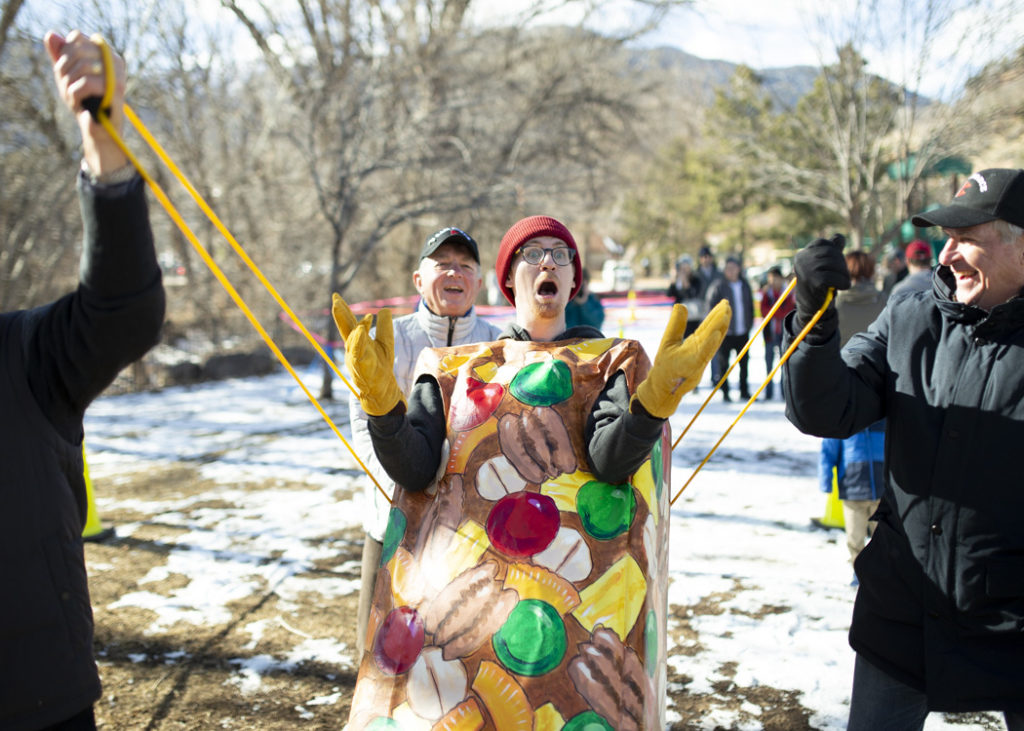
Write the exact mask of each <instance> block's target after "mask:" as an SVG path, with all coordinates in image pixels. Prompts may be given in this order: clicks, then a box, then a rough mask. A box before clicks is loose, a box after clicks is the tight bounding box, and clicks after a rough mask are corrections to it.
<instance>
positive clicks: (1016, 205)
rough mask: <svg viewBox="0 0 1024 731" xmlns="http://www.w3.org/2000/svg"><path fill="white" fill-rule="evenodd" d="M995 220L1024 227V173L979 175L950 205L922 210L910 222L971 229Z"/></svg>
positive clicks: (990, 171) (991, 171)
mask: <svg viewBox="0 0 1024 731" xmlns="http://www.w3.org/2000/svg"><path fill="white" fill-rule="evenodd" d="M996 219H1002V220H1003V221H1007V222H1009V223H1013V224H1016V225H1017V226H1024V170H1013V169H1009V168H990V169H988V170H981V171H979V172H976V173H974V174H973V175H971V177H969V178H968V179H967V182H965V183H964V184H963V185H962V186H961V187H960V190H959V191H957V194H956V195H955V196H953V201H952V203H950V204H949V205H948V206H942V207H939V208H934V209H932V210H930V211H922V212H921V213H918V214H917V215H916V216H914V217H913V218H912V219H910V220H911V222H912V223H913V224H914V225H915V226H920V227H925V226H942V227H943V228H970V227H971V226H977V225H979V224H982V223H987V222H989V221H994V220H996Z"/></svg>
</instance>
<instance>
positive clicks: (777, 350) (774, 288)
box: [760, 266, 796, 400]
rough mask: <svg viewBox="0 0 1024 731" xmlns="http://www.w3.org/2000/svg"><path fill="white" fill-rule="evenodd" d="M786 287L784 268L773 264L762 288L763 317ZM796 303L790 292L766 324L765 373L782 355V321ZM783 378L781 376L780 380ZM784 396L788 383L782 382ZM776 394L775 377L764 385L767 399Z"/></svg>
mask: <svg viewBox="0 0 1024 731" xmlns="http://www.w3.org/2000/svg"><path fill="white" fill-rule="evenodd" d="M785 289H786V279H785V277H783V276H782V270H781V269H779V267H777V266H773V267H771V268H770V269H769V270H768V277H767V281H766V282H765V284H764V286H763V287H762V288H761V305H760V306H761V317H766V316H767V315H768V313H769V312H770V311H771V309H772V308H773V307H774V306H775V303H776V302H778V301H779V298H780V297H781V296H782V293H783V292H784V291H785ZM794 307H796V303H795V301H794V300H793V293H792V292H790V293H789V295H788V296H787V297H786V299H785V301H784V302H783V303H782V304H781V305H780V306H779V309H778V310H777V311H776V313H775V315H774V316H773V317H772V319H771V320H770V321H769V322H768V324H767V325H766V326H765V328H764V330H763V332H764V366H765V373H771V372H772V368H774V367H775V358H776V356H778V357H780V358H781V357H782V322H783V320H785V319H786V315H788V314H789V313H790V312H792V311H793V308H794ZM781 380H782V378H781V376H780V378H779V381H781ZM781 388H782V389H783V398H785V388H786V384H784V383H783V384H782V386H781ZM774 394H775V383H774V379H773V380H771V381H768V382H767V384H766V385H765V387H764V397H765V400H768V399H771V398H772V396H773V395H774Z"/></svg>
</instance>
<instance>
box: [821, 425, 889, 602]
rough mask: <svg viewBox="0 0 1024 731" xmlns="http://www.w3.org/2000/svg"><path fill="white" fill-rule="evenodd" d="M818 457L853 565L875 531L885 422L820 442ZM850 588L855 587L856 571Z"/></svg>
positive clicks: (823, 483)
mask: <svg viewBox="0 0 1024 731" xmlns="http://www.w3.org/2000/svg"><path fill="white" fill-rule="evenodd" d="M820 455H821V456H820V460H819V462H818V477H819V479H820V484H821V491H822V492H826V493H828V492H831V491H832V480H833V474H834V475H835V480H836V484H837V485H838V486H839V500H840V501H841V502H842V504H843V525H844V527H845V530H846V547H847V549H849V551H850V564H851V565H853V562H854V561H855V560H856V558H857V556H858V554H860V552H861V549H863V548H864V543H865V541H866V540H867V539H868V538H869V537H870V536H871V533H872V532H873V531H874V529H875V525H874V522H873V521H872V520H871V516H872V515H874V513H875V510H877V509H878V501H879V499H880V498H881V497H882V489H883V486H884V485H885V419H879V420H878V421H876V422H875V423H874V424H872V425H871V426H869V427H868V428H867V429H863V430H861V431H859V432H857V433H856V434H854V435H853V436H851V437H847V438H846V439H832V438H828V439H822V440H821V453H820ZM852 585H853V586H856V585H857V574H856V572H855V573H854V575H853V582H852Z"/></svg>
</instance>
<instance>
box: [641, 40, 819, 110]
mask: <svg viewBox="0 0 1024 731" xmlns="http://www.w3.org/2000/svg"><path fill="white" fill-rule="evenodd" d="M628 64H629V67H630V69H631V70H633V71H638V72H641V73H644V72H646V73H655V74H664V75H666V76H668V77H669V78H670V79H672V83H674V85H676V86H677V88H678V90H679V92H680V93H681V94H685V95H695V96H697V97H698V98H699V99H700V101H701V103H702V104H704V105H707V104H710V103H711V102H713V101H714V98H715V90H716V89H718V88H721V87H723V86H725V85H726V84H728V83H729V79H730V78H732V76H733V74H734V73H736V69H737V68H738V67H739V64H735V63H732V62H730V61H721V60H717V59H706V58H700V57H699V56H694V55H693V54H690V53H687V52H686V51H682V50H680V49H678V48H673V47H672V46H657V47H654V48H630V49H629V50H628ZM754 71H756V72H757V73H758V74H759V75H760V76H761V78H763V79H764V82H765V86H766V88H767V89H768V92H769V93H770V94H771V96H772V99H774V100H775V102H776V104H778V105H779V107H781V108H786V109H788V108H791V107H793V106H794V105H795V104H796V102H797V101H798V100H799V99H800V98H801V97H802V96H804V95H805V94H807V92H809V91H810V90H811V87H812V86H813V85H814V80H815V79H816V78H817V77H818V74H819V73H820V69H819V68H818V67H816V66H786V67H781V68H769V69H754Z"/></svg>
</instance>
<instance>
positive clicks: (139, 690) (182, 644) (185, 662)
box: [86, 465, 362, 731]
mask: <svg viewBox="0 0 1024 731" xmlns="http://www.w3.org/2000/svg"><path fill="white" fill-rule="evenodd" d="M273 486H274V487H275V488H276V489H281V488H282V487H283V486H285V485H282V483H281V482H280V480H275V481H274V484H273ZM212 487H213V483H207V482H205V481H203V480H201V479H200V478H199V476H198V474H197V473H196V471H195V470H194V469H193V468H191V467H190V466H188V465H170V466H155V467H154V468H153V469H152V470H147V471H145V472H139V473H135V474H129V475H124V474H122V475H119V476H118V479H117V480H116V481H115V480H111V481H109V482H104V484H103V496H104V498H107V497H110V498H115V499H116V500H118V501H119V502H127V503H129V504H131V505H136V503H134V502H133V501H132V499H133V498H138V499H139V501H140V503H139V504H142V503H143V501H145V502H150V501H160V500H174V499H181V498H188V497H194V496H198V495H201V494H202V493H203V492H204V491H206V490H209V489H211V488H212ZM262 487H263V486H261V485H258V484H257V485H252V486H251V489H253V490H259V489H261V488H262ZM294 488H295V489H296V490H300V489H306V488H305V486H303V485H295V486H294ZM231 507H232V506H231V504H230V503H227V502H225V501H223V500H220V499H217V498H211V499H210V500H202V501H196V502H195V503H192V504H191V506H190V508H189V511H190V510H198V509H203V510H209V509H211V508H214V509H228V508H231ZM101 519H102V522H103V524H104V526H105V527H116V526H117V525H119V524H127V523H133V524H141V525H138V527H136V528H135V529H134V530H133V531H132V534H131V535H130V536H127V537H114V538H112V539H109V540H107V541H105V542H103V543H87V544H86V562H87V565H88V566H89V567H90V590H91V593H92V604H93V607H94V612H95V615H96V629H95V641H94V647H95V652H96V657H97V661H98V663H99V667H100V676H101V679H102V681H103V696H102V698H101V699H100V700H99V701H98V702H97V704H96V717H97V723H98V725H99V727H100V728H101V729H110V730H113V729H117V730H118V731H121V730H134V729H147V730H156V729H211V728H223V729H267V730H272V729H281V730H282V731H284V730H286V729H287V730H291V729H295V728H332V729H340V728H341V727H342V726H343V725H344V723H345V720H346V718H347V716H348V709H349V705H350V702H351V697H352V689H353V686H354V685H355V671H354V670H353V669H352V668H348V667H338V666H337V664H328V663H317V662H303V663H301V664H296V665H294V666H291V667H288V668H287V669H284V670H281V669H271V670H269V671H265V670H260V663H261V660H262V659H263V658H275V659H278V660H280V658H287V657H288V655H289V652H291V650H292V649H293V648H294V646H295V645H296V644H297V643H299V642H301V641H303V639H308V638H324V637H330V638H333V639H336V640H339V641H341V642H344V643H347V644H348V645H349V646H355V640H356V638H355V622H354V617H355V615H356V601H357V596H356V595H355V594H352V595H350V596H344V597H339V598H337V599H332V600H331V601H330V602H324V601H323V597H322V596H320V595H318V594H314V593H310V594H309V595H304V594H300V595H299V598H298V601H296V600H295V599H294V598H293V597H289V600H288V601H287V602H285V601H282V600H281V599H280V597H278V596H277V595H276V594H275V593H274V590H273V587H271V586H261V587H260V588H259V589H258V590H257V591H255V592H253V593H252V594H251V595H250V596H248V597H246V598H245V599H244V600H242V601H237V602H234V603H233V604H231V605H230V607H229V608H230V610H231V615H232V616H231V619H230V621H228V622H226V623H224V624H221V625H217V626H197V625H194V624H190V623H184V622H179V623H177V624H175V625H173V626H171V627H170V628H168V629H165V630H161V631H159V632H150V631H149V628H150V627H151V625H152V623H153V621H154V619H155V614H154V612H152V611H150V610H147V609H142V608H138V607H130V606H125V607H118V608H109V605H111V604H112V603H114V602H116V601H117V600H118V599H119V598H121V597H122V596H124V595H125V594H127V593H130V592H132V591H136V590H138V589H139V588H140V586H139V582H140V581H141V580H142V579H143V578H144V577H146V576H147V574H149V573H150V571H151V570H152V569H154V568H156V567H160V566H163V565H164V564H165V563H166V559H167V555H168V554H169V552H170V551H171V550H172V548H173V546H171V545H170V543H169V539H171V538H173V537H174V536H176V535H180V534H181V533H183V532H184V531H185V528H183V527H181V526H175V525H167V524H163V523H160V522H159V521H154V520H152V516H149V515H146V514H144V513H143V512H140V510H139V509H138V508H135V507H132V508H121V509H114V510H110V511H106V512H103V513H102V514H101ZM350 532H352V533H353V535H343V536H325V537H324V538H325V540H336V539H338V538H339V537H341V538H345V539H347V540H345V541H341V542H339V544H340V545H344V546H347V547H349V548H348V549H347V550H346V551H343V552H340V553H339V554H338V555H336V556H333V557H331V558H330V559H322V560H320V561H318V562H317V563H316V565H315V567H314V568H313V569H311V570H310V571H309V572H306V573H305V574H298V576H306V577H309V578H316V577H323V576H332V577H339V576H340V577H343V578H346V579H353V578H357V577H356V576H352V575H351V570H349V572H348V573H344V570H343V569H342V566H343V565H345V564H346V563H348V564H349V566H355V567H356V568H355V569H354V571H355V572H356V573H358V565H359V558H360V550H361V543H360V542H361V540H362V535H361V533H360V534H358V535H357V534H355V532H353V531H350ZM268 557H272V556H270V554H268ZM353 562H354V563H353ZM188 582H189V578H188V577H185V576H182V575H181V574H174V573H172V574H169V575H168V576H167V577H165V578H163V579H161V580H159V581H147V582H146V583H145V584H144V588H145V590H146V591H148V592H152V593H156V594H162V595H165V596H169V595H171V594H173V592H174V591H175V590H176V589H179V588H181V587H183V586H185V585H187V584H188ZM296 605H297V606H296ZM254 622H258V623H259V624H260V626H261V627H262V632H261V635H260V637H259V641H258V642H254V641H253V640H254V638H253V637H252V635H251V634H250V632H249V631H247V630H246V629H245V628H246V627H247V626H249V625H251V624H252V623H254ZM244 661H249V662H252V663H253V668H254V672H258V673H259V680H260V682H258V683H254V684H253V685H252V686H251V687H250V686H247V685H246V675H245V673H243V672H241V671H242V670H243V668H242V665H241V663H242V662H244ZM252 688H257V689H256V690H255V691H254V690H252Z"/></svg>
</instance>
